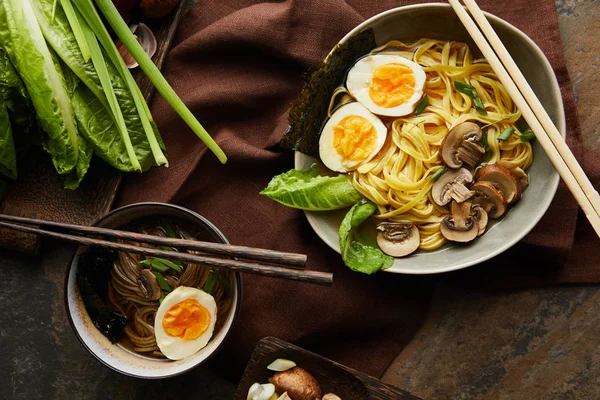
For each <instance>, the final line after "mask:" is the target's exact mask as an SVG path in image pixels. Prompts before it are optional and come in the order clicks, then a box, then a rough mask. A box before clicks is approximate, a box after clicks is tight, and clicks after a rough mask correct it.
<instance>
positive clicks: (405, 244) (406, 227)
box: [377, 222, 421, 257]
mask: <svg viewBox="0 0 600 400" xmlns="http://www.w3.org/2000/svg"><path fill="white" fill-rule="evenodd" d="M377 231H378V232H377V245H378V246H379V248H380V249H381V251H383V252H384V253H385V254H387V255H389V256H392V257H404V256H406V255H409V254H410V253H412V252H414V251H415V250H417V249H418V248H419V244H420V243H421V235H420V234H419V229H418V228H417V227H416V226H415V225H414V224H412V223H410V222H382V223H380V224H379V225H377Z"/></svg>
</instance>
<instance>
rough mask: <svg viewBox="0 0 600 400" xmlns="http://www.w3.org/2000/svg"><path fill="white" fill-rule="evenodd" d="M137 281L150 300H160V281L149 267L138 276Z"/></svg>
mask: <svg viewBox="0 0 600 400" xmlns="http://www.w3.org/2000/svg"><path fill="white" fill-rule="evenodd" d="M137 283H138V285H139V287H140V289H141V291H142V293H143V294H144V297H146V298H147V299H148V300H158V299H159V298H160V294H161V293H162V292H161V290H160V286H158V281H157V280H156V276H154V274H153V273H152V271H150V270H149V269H143V270H142V271H141V272H140V275H139V276H138V279H137Z"/></svg>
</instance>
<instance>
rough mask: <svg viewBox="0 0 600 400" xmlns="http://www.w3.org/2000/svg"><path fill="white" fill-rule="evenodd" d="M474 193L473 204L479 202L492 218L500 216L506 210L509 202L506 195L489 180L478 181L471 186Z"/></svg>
mask: <svg viewBox="0 0 600 400" xmlns="http://www.w3.org/2000/svg"><path fill="white" fill-rule="evenodd" d="M471 189H472V190H473V192H474V194H473V197H472V198H471V200H470V201H471V202H472V203H473V204H479V205H481V207H483V209H484V210H485V211H486V212H487V213H488V215H489V217H491V218H500V217H501V216H502V215H504V213H505V212H506V207H507V203H506V200H505V199H504V196H503V195H502V193H500V191H499V190H498V189H496V187H495V186H494V185H492V184H491V183H489V182H485V181H481V182H476V183H474V184H473V186H471Z"/></svg>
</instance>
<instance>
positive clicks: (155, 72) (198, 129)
mask: <svg viewBox="0 0 600 400" xmlns="http://www.w3.org/2000/svg"><path fill="white" fill-rule="evenodd" d="M89 2H90V0H88V1H87V2H86V4H89ZM78 3H82V4H83V3H84V2H79V1H78V2H77V3H76V4H78ZM96 4H97V5H98V8H99V9H100V11H101V12H102V14H103V15H104V17H105V18H106V20H107V21H108V23H109V24H110V26H111V27H112V29H113V30H114V31H115V33H116V34H117V36H118V37H119V39H121V42H123V44H124V45H125V47H126V48H127V50H128V51H129V53H130V54H131V55H132V56H133V58H134V59H135V60H136V61H137V62H138V64H139V66H140V68H141V69H142V71H144V73H145V74H146V75H147V76H148V78H150V81H151V82H152V84H153V85H154V86H155V87H156V89H157V90H158V92H159V93H160V94H161V95H162V96H163V97H164V98H165V100H166V101H167V102H168V103H169V104H170V105H171V107H173V109H174V110H175V112H177V114H179V116H180V117H181V118H182V119H183V120H184V121H185V122H186V123H187V124H188V126H189V127H190V128H191V129H192V130H193V131H194V133H195V134H196V135H197V136H198V137H199V138H200V139H201V140H202V141H203V142H204V143H205V144H206V146H207V147H208V148H209V149H210V150H211V151H212V152H213V153H214V154H215V155H216V156H217V158H218V159H219V161H221V162H222V163H223V164H224V163H226V162H227V156H226V155H225V153H224V152H223V150H221V148H220V147H219V145H218V144H217V143H216V142H215V141H214V139H213V138H212V137H211V136H210V135H209V134H208V132H206V130H205V129H204V128H203V127H202V125H201V124H200V122H198V120H197V119H196V117H194V115H193V114H192V112H191V111H190V110H189V109H188V108H187V106H186V105H185V104H184V103H183V101H182V100H181V99H180V98H179V96H177V94H176V93H175V91H174V90H173V88H172V87H171V85H169V83H168V82H167V80H166V79H165V78H164V77H163V76H162V74H161V73H160V71H159V69H158V68H157V67H156V65H154V63H153V62H152V60H151V59H150V57H148V55H147V54H146V52H145V51H144V49H143V48H142V46H141V45H140V43H139V42H138V41H137V39H136V38H135V36H134V35H133V34H132V33H131V30H130V29H129V27H128V26H127V24H126V23H125V21H123V18H121V15H120V14H119V11H118V10H117V8H116V7H115V6H114V4H113V2H112V0H96ZM84 7H86V8H89V5H85V6H84Z"/></svg>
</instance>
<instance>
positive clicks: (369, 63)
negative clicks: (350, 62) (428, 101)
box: [346, 54, 426, 117]
mask: <svg viewBox="0 0 600 400" xmlns="http://www.w3.org/2000/svg"><path fill="white" fill-rule="evenodd" d="M390 63H398V64H403V65H406V66H407V67H409V68H410V69H411V70H412V72H413V74H414V77H415V85H414V86H413V89H414V93H413V95H412V96H411V97H410V98H409V99H408V100H406V101H405V102H404V103H402V104H400V105H398V106H395V107H389V108H386V107H381V106H378V105H377V104H375V103H374V102H373V100H371V97H370V96H369V89H370V87H371V81H372V80H373V72H374V71H375V69H376V68H377V67H380V66H382V65H385V64H390ZM425 79H426V75H425V71H424V70H423V68H422V67H421V66H420V65H419V64H417V63H415V62H413V61H410V60H408V59H406V58H404V57H401V56H398V55H393V54H375V55H371V56H366V57H363V58H361V59H360V60H358V61H357V62H356V64H354V66H353V67H352V68H351V69H350V71H348V77H347V78H346V87H347V88H348V91H349V92H350V94H351V95H352V96H353V97H354V98H355V99H356V100H357V101H358V102H359V103H361V104H363V105H364V106H365V107H367V108H368V109H369V110H370V111H371V112H372V113H374V114H377V115H384V116H388V117H401V116H403V115H408V114H410V113H412V112H413V110H414V109H415V105H416V104H417V103H418V102H419V100H420V99H421V97H423V87H424V86H425Z"/></svg>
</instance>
